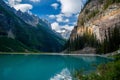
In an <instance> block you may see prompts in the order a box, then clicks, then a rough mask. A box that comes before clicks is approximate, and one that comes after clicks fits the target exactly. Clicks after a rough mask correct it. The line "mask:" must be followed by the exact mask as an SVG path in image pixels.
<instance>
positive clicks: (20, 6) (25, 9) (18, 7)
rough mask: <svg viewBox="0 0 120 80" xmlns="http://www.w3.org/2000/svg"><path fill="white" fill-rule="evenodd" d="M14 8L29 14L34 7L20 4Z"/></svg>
mask: <svg viewBox="0 0 120 80" xmlns="http://www.w3.org/2000/svg"><path fill="white" fill-rule="evenodd" d="M14 8H15V9H16V10H21V11H22V12H29V10H30V9H32V8H33V7H32V5H30V4H18V5H14Z"/></svg>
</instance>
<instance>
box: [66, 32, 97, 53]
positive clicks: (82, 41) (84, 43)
mask: <svg viewBox="0 0 120 80" xmlns="http://www.w3.org/2000/svg"><path fill="white" fill-rule="evenodd" d="M97 45H98V43H97V40H96V37H95V36H94V35H93V34H89V33H88V32H87V33H84V34H83V36H79V35H77V36H76V37H75V39H74V40H72V39H69V40H68V42H67V43H66V45H65V49H67V50H68V51H76V50H80V49H83V48H84V47H88V46H89V47H96V46H97Z"/></svg>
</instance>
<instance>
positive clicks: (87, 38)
mask: <svg viewBox="0 0 120 80" xmlns="http://www.w3.org/2000/svg"><path fill="white" fill-rule="evenodd" d="M84 47H94V48H96V53H97V54H102V53H104V54H106V53H109V52H113V51H116V50H118V49H119V47H120V26H119V25H115V28H109V29H108V31H105V39H104V40H103V41H102V42H100V41H99V40H97V39H96V37H95V36H94V34H89V33H88V31H86V33H84V34H83V36H79V35H77V36H76V37H75V39H74V40H73V39H69V40H68V42H67V43H66V45H65V48H64V49H67V50H68V51H76V50H80V49H83V48H84Z"/></svg>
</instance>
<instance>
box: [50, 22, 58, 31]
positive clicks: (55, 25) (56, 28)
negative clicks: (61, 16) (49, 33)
mask: <svg viewBox="0 0 120 80" xmlns="http://www.w3.org/2000/svg"><path fill="white" fill-rule="evenodd" d="M51 27H52V29H53V30H55V31H58V30H60V25H59V23H57V22H53V23H52V24H51Z"/></svg>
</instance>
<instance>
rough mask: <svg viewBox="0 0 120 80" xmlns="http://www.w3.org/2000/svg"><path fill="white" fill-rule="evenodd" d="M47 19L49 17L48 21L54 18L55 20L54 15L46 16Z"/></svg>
mask: <svg viewBox="0 0 120 80" xmlns="http://www.w3.org/2000/svg"><path fill="white" fill-rule="evenodd" d="M48 17H49V18H50V19H54V18H56V16H55V15H48Z"/></svg>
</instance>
